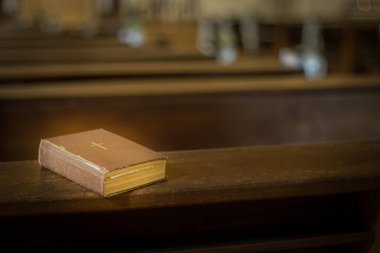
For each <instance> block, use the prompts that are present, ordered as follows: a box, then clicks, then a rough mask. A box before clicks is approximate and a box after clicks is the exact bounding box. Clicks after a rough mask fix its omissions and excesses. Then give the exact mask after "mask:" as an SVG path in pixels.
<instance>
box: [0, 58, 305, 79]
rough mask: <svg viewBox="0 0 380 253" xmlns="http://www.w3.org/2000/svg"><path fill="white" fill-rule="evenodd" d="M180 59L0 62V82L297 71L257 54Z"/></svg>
mask: <svg viewBox="0 0 380 253" xmlns="http://www.w3.org/2000/svg"><path fill="white" fill-rule="evenodd" d="M184 58H185V59H182V60H181V57H180V56H177V57H174V56H170V55H167V57H166V58H164V57H162V58H161V60H160V59H157V60H155V61H137V62H132V61H129V62H108V63H107V62H100V63H94V62H91V61H88V62H72V63H54V64H52V63H51V64H28V65H16V66H12V65H5V66H0V82H1V83H4V84H6V83H17V82H34V83H38V82H42V81H50V82H51V81H52V80H53V81H54V80H55V81H56V80H60V79H63V80H65V79H70V80H72V81H73V84H74V85H75V83H76V82H80V80H82V81H83V80H86V79H90V78H91V79H95V78H101V79H103V80H104V79H105V78H113V79H115V78H119V79H121V78H124V79H128V78H136V77H139V79H143V78H149V77H150V78H173V77H176V78H179V77H181V76H182V77H183V78H184V79H185V78H191V77H197V76H200V77H202V76H209V77H215V78H218V77H219V78H221V76H228V75H233V76H235V77H239V75H240V76H244V75H248V76H249V75H251V76H271V75H273V76H285V75H289V74H295V73H298V72H299V71H294V70H288V69H286V68H284V67H283V66H281V64H280V63H279V62H278V60H277V58H276V57H272V56H260V57H256V58H244V57H242V58H240V59H239V60H238V61H237V62H236V63H235V64H233V65H229V66H223V65H220V64H218V63H217V62H216V60H215V59H210V58H205V57H204V58H202V57H201V56H199V57H197V56H194V57H193V58H192V59H191V58H190V59H189V58H188V59H187V60H186V57H185V56H184ZM78 79H79V80H78Z"/></svg>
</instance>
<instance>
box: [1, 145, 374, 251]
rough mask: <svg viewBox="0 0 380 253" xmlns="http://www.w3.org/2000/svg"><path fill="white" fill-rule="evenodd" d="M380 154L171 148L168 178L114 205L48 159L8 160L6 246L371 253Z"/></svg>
mask: <svg viewBox="0 0 380 253" xmlns="http://www.w3.org/2000/svg"><path fill="white" fill-rule="evenodd" d="M379 153H380V143H379V142H360V143H337V144H318V145H292V146H262V147H240V148H228V149H214V150H193V151H179V152H177V151H174V152H166V153H165V154H166V155H167V156H168V157H169V160H168V166H167V178H168V180H167V181H165V182H162V183H158V184H155V185H151V186H149V187H145V188H141V189H138V190H135V191H132V192H129V193H125V194H121V195H117V196H114V197H111V198H102V197H100V196H98V195H97V194H95V193H92V192H90V191H88V190H86V189H85V188H83V187H81V186H79V185H77V184H75V183H73V182H71V181H69V180H67V179H65V178H63V177H61V176H58V175H56V174H55V173H53V172H51V171H49V170H47V169H45V168H40V166H39V165H38V163H37V162H36V161H20V162H6V163H1V164H0V172H1V173H0V192H1V195H0V206H1V208H0V225H1V228H2V236H1V237H0V241H1V242H2V245H3V246H4V247H6V246H12V248H17V247H19V246H28V247H30V246H34V247H39V248H43V249H44V248H45V249H51V247H54V248H55V249H57V250H62V251H64V250H68V249H80V248H83V249H91V250H95V251H97V250H99V251H103V252H104V251H107V250H110V249H112V250H121V251H122V250H130V251H139V252H140V251H141V250H143V251H147V250H152V252H167V251H170V252H237V251H239V252H252V251H254V252H297V253H298V252H299V253H300V252H350V253H351V252H368V250H369V247H370V246H371V244H372V243H373V240H374V229H375V227H374V222H375V218H376V217H377V216H378V210H379V209H378V208H379V188H380V156H379ZM373 247H376V245H374V246H373ZM377 247H378V246H377ZM377 249H378V248H377ZM149 252H150V251H149ZM373 252H376V251H373Z"/></svg>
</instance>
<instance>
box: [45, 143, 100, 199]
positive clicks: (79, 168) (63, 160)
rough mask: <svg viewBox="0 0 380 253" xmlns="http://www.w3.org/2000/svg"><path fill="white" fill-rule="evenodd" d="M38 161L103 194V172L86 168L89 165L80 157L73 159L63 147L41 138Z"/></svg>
mask: <svg viewBox="0 0 380 253" xmlns="http://www.w3.org/2000/svg"><path fill="white" fill-rule="evenodd" d="M38 161H39V163H40V165H41V166H42V167H45V168H47V169H50V170H51V171H53V172H55V173H57V174H59V175H61V176H64V177H66V178H68V179H70V180H72V181H74V182H76V183H78V184H80V185H81V186H84V187H86V188H87V189H89V190H92V191H94V192H96V193H98V194H100V195H102V196H104V181H105V176H104V174H102V173H100V172H99V171H96V170H94V169H93V168H88V167H89V165H88V164H87V163H86V162H85V161H81V159H80V157H78V158H77V159H74V158H73V155H72V154H69V153H68V152H67V151H65V149H64V148H57V147H56V146H55V145H53V144H52V143H50V142H49V141H46V140H41V143H40V148H39V154H38Z"/></svg>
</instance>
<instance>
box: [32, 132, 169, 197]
mask: <svg viewBox="0 0 380 253" xmlns="http://www.w3.org/2000/svg"><path fill="white" fill-rule="evenodd" d="M39 162H40V164H41V165H42V166H43V167H46V168H48V169H50V170H52V171H54V172H56V173H58V174H60V175H62V176H64V177H66V178H68V179H70V180H72V181H74V182H76V183H78V184H80V185H82V186H84V187H86V188H88V189H90V190H92V191H95V192H97V193H98V194H101V195H103V196H110V195H114V194H117V193H121V192H124V191H128V190H132V189H135V188H137V187H141V186H144V185H147V184H151V183H153V182H157V181H161V180H163V179H165V168H166V157H164V156H162V155H160V154H159V153H157V152H154V151H153V150H150V149H148V148H146V147H144V146H141V145H139V144H137V143H134V142H132V141H130V140H128V139H126V138H123V137H121V136H118V135H116V134H113V133H111V132H108V131H106V130H103V129H97V130H91V131H87V132H81V133H75V134H69V135H63V136H58V137H53V138H49V139H43V140H41V144H40V150H39Z"/></svg>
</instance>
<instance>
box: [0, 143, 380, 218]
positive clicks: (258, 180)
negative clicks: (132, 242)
mask: <svg viewBox="0 0 380 253" xmlns="http://www.w3.org/2000/svg"><path fill="white" fill-rule="evenodd" d="M379 154H380V144H379V143H378V142H363V143H340V144H339V143H338V144H319V145H294V146H266V147H241V148H230V149H215V150H195V151H182V152H181V151H180V152H167V153H164V155H166V156H167V157H168V164H167V178H168V180H167V181H166V182H162V183H157V184H155V185H152V186H149V187H145V188H142V189H139V190H135V191H133V192H131V193H126V194H121V195H117V196H115V197H111V198H106V199H105V198H103V197H100V196H99V195H97V194H96V193H93V192H91V191H89V190H86V189H85V188H83V187H81V186H79V185H78V184H75V183H73V182H71V181H69V180H67V179H65V178H63V177H61V176H58V175H57V174H54V173H53V172H51V171H49V170H47V169H44V168H43V169H41V168H40V166H39V165H38V163H37V162H36V161H25V162H8V163H2V164H1V174H0V181H1V182H2V183H1V185H0V187H1V189H0V190H1V192H2V193H3V194H2V195H1V196H0V203H1V206H2V209H1V210H0V216H19V215H27V214H29V215H30V214H49V213H72V212H78V211H83V212H84V211H86V212H96V211H120V210H126V209H135V208H154V207H167V206H177V205H190V204H191V205H193V204H204V203H215V202H225V201H242V200H258V199H272V198H284V197H296V196H297V197H299V196H312V195H324V194H341V193H353V192H361V191H369V190H374V189H377V188H379V187H380V169H379V168H380V156H379ZM126 200H127V201H126ZM67 201H73V203H76V204H75V205H74V204H73V205H67ZM42 203H44V204H43V205H41V204H42ZM21 206H24V207H27V208H20V207H21Z"/></svg>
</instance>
